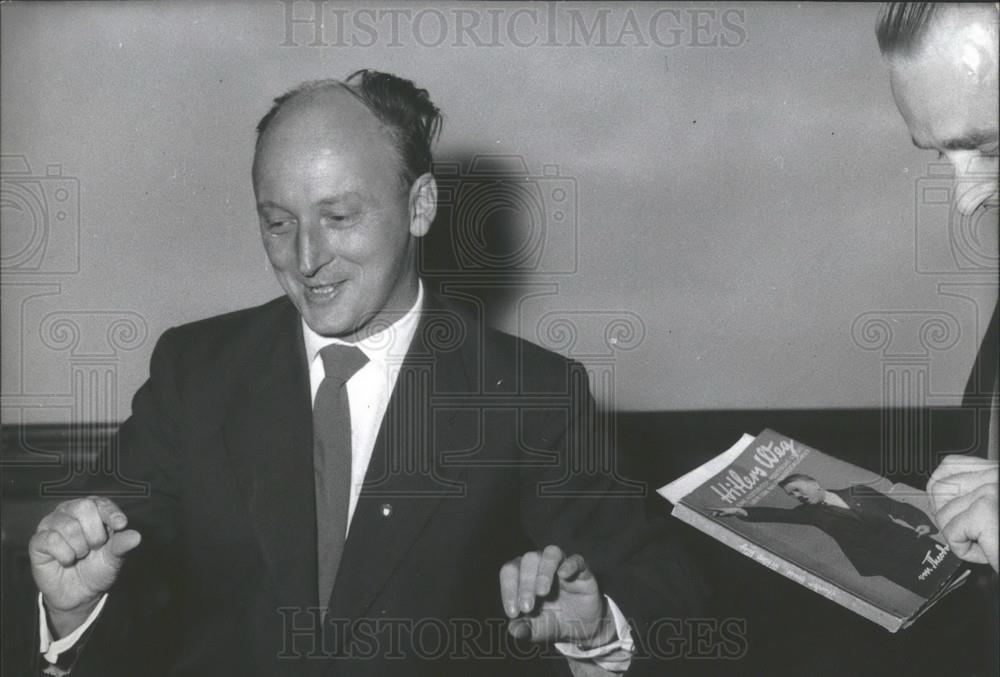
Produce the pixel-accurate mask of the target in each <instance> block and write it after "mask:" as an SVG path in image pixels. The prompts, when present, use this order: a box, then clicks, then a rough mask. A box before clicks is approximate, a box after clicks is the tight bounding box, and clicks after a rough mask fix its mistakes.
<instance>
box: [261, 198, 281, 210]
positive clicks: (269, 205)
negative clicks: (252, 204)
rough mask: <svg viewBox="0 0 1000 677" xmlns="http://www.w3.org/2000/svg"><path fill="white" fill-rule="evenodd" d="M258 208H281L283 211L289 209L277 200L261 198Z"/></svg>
mask: <svg viewBox="0 0 1000 677" xmlns="http://www.w3.org/2000/svg"><path fill="white" fill-rule="evenodd" d="M257 209H281V210H283V211H287V210H285V208H284V207H282V206H281V205H279V204H278V203H277V202H271V201H270V200H261V201H260V202H258V203H257Z"/></svg>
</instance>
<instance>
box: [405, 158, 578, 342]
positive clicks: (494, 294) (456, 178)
mask: <svg viewBox="0 0 1000 677" xmlns="http://www.w3.org/2000/svg"><path fill="white" fill-rule="evenodd" d="M434 176H435V178H436V179H437V184H438V211H437V217H436V219H435V220H434V225H433V227H432V228H431V231H430V233H428V235H427V236H425V237H424V238H422V239H421V241H420V248H419V254H418V265H419V270H420V274H421V276H422V277H423V279H424V283H425V284H426V285H427V287H428V289H429V290H430V291H432V292H434V293H437V294H439V295H441V296H449V297H455V296H461V297H465V298H470V297H471V298H472V299H474V300H475V301H476V303H477V304H478V305H479V306H480V307H481V309H482V313H483V317H484V319H485V321H486V323H487V324H489V325H493V326H495V325H497V324H498V323H499V320H500V318H502V317H504V315H505V314H506V313H508V311H510V310H511V309H512V308H513V307H514V306H515V305H516V304H517V302H518V301H519V300H520V298H521V297H522V296H523V295H524V294H525V293H527V278H528V276H529V275H531V274H534V273H543V274H544V273H566V272H573V270H575V266H576V218H575V217H576V183H575V181H573V180H572V179H570V178H567V177H562V176H559V173H558V170H557V169H556V168H554V167H543V168H542V171H541V172H540V173H539V172H537V171H536V172H532V171H529V168H528V165H527V163H526V162H525V160H524V158H523V157H521V156H518V155H496V154H488V153H481V152H475V151H473V150H461V151H458V152H456V153H452V154H450V155H447V156H445V157H443V158H441V159H439V160H438V161H436V162H435V163H434Z"/></svg>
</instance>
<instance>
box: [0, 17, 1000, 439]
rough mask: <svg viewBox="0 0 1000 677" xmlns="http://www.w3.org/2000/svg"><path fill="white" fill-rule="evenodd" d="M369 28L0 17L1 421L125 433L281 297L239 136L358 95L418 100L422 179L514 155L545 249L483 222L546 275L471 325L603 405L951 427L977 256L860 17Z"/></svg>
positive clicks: (357, 20)
mask: <svg viewBox="0 0 1000 677" xmlns="http://www.w3.org/2000/svg"><path fill="white" fill-rule="evenodd" d="M397 7H401V8H404V9H405V11H404V12H401V13H398V14H396V15H395V17H396V20H397V21H398V24H399V31H398V32H394V31H393V30H392V25H391V24H392V19H393V17H392V16H386V15H383V16H382V17H379V16H378V15H376V14H370V13H367V12H369V11H373V10H364V7H363V6H361V5H350V4H341V3H325V4H323V3H317V4H314V3H311V2H304V1H303V0H299V1H298V2H296V3H295V4H294V5H292V6H291V9H292V11H293V13H294V15H295V17H297V18H301V17H305V16H309V15H311V14H312V13H313V12H315V11H317V10H319V11H320V12H321V13H322V14H323V15H324V26H325V28H324V31H325V33H324V34H321V35H319V36H317V35H315V26H313V25H309V24H294V23H293V24H289V23H288V14H287V12H288V9H289V5H287V4H286V3H283V2H260V3H252V4H251V3H248V4H244V3H236V2H217V3H202V2H199V3H172V2H166V3H157V4H152V3H150V4H146V3H129V4H89V3H72V4H57V3H44V4H41V3H39V4H34V3H31V4H26V3H9V4H4V5H3V7H2V9H0V11H2V25H3V28H2V50H3V54H2V99H3V107H2V149H3V153H4V155H5V158H4V167H3V179H4V195H3V198H4V221H3V256H4V268H3V301H4V303H3V337H2V338H3V354H2V358H3V379H2V385H3V417H4V422H7V423H10V422H16V421H18V420H26V421H67V420H83V421H86V420H99V419H107V418H122V417H124V416H125V415H127V414H128V411H129V400H130V398H131V394H132V393H133V392H134V390H135V389H136V388H137V387H138V385H139V384H140V383H141V382H142V380H143V379H144V378H145V376H146V372H147V365H148V358H149V355H150V352H151V350H152V347H153V344H154V342H155V339H156V337H157V336H158V335H159V334H160V333H161V332H162V331H163V330H165V329H166V328H168V327H170V326H172V325H176V324H179V323H183V322H188V321H191V320H194V319H197V318H201V317H204V316H207V315H211V314H216V313H220V312H223V311H227V310H232V309H236V308H240V307H245V306H248V305H252V304H256V303H259V302H262V301H264V300H267V299H269V298H271V297H273V296H275V295H277V294H278V293H280V289H279V288H278V286H277V284H276V283H275V281H274V280H273V277H272V275H271V273H270V272H269V270H268V269H267V267H266V265H265V261H264V254H263V250H262V249H261V246H260V243H259V235H258V232H257V226H256V216H255V212H254V206H253V198H252V191H251V185H250V180H249V163H250V158H251V145H252V139H253V135H252V133H253V127H254V124H255V123H256V121H257V119H258V118H259V117H260V116H261V115H262V114H263V113H264V112H265V111H266V110H267V108H268V105H269V101H270V99H271V98H272V97H274V96H276V95H277V94H280V93H281V92H282V91H284V90H285V89H287V88H288V87H290V86H292V85H294V84H295V83H297V82H299V81H302V80H307V79H314V78H322V77H331V76H332V77H341V76H344V75H346V74H347V73H349V72H351V71H352V70H354V69H357V68H361V67H372V68H376V69H380V70H386V71H391V72H395V73H398V74H401V75H405V76H407V77H410V78H412V79H414V80H416V81H417V83H418V84H420V85H421V86H423V87H426V88H427V89H428V90H429V91H430V93H431V95H432V97H433V99H434V100H435V101H436V102H437V103H438V104H439V105H440V107H441V108H442V109H443V110H444V112H445V114H446V123H445V127H444V134H443V137H442V139H441V143H440V145H439V156H440V157H441V158H444V159H448V160H455V161H461V162H465V163H467V162H468V161H469V160H470V159H471V158H473V157H475V156H482V155H485V154H504V155H514V156H519V157H520V158H522V159H523V162H524V163H525V165H526V166H527V168H528V171H529V173H530V175H531V176H532V177H534V179H533V180H531V181H528V182H526V184H527V185H530V186H531V189H530V190H531V191H534V192H531V193H530V195H532V196H535V197H537V196H542V197H541V198H538V199H539V200H541V202H540V203H539V204H541V205H542V211H543V212H545V213H546V214H547V215H548V216H549V217H551V216H552V214H553V213H554V210H555V207H554V206H553V203H552V202H551V197H552V195H553V194H554V193H553V188H552V187H553V186H561V187H563V188H565V189H566V190H567V191H568V193H567V195H568V196H569V199H568V201H566V202H564V203H563V204H564V206H566V209H565V210H563V211H564V216H565V217H566V218H564V220H563V221H562V223H561V224H557V223H556V222H555V221H551V220H550V221H546V222H544V223H542V222H539V223H535V224H530V223H529V224H528V226H527V227H526V226H525V224H524V223H523V222H521V223H520V226H519V227H515V226H517V223H515V222H517V220H518V218H519V217H518V216H517V215H516V214H515V215H514V216H512V217H511V216H510V215H509V214H508V217H509V218H508V221H512V222H511V224H510V225H511V227H512V228H513V229H514V234H513V235H511V237H512V238H513V239H514V245H517V243H518V242H519V241H520V240H518V239H517V238H521V239H522V240H523V242H524V243H527V244H528V245H530V246H532V247H537V246H538V243H539V242H541V243H543V244H544V246H545V249H544V250H538V251H540V252H541V251H543V252H544V257H543V258H542V259H541V261H540V262H539V261H536V260H535V259H532V258H531V257H530V256H529V257H527V258H526V259H524V260H519V261H520V263H519V265H517V266H512V267H513V268H515V270H513V271H508V273H510V274H508V275H507V276H506V277H504V278H503V279H504V280H506V281H507V282H509V283H510V284H512V285H513V286H511V287H510V288H509V289H508V291H507V292H506V293H504V294H498V295H497V298H502V299H503V302H502V303H500V302H496V303H495V304H494V306H492V307H491V316H492V317H493V319H494V321H495V322H496V323H497V324H498V325H499V326H501V327H502V328H505V329H507V330H509V331H514V332H516V333H518V334H521V335H523V336H525V337H527V338H529V339H531V340H534V341H536V342H540V343H542V344H545V345H549V346H551V347H553V348H554V349H556V350H559V351H560V352H563V353H568V354H573V355H576V356H578V357H580V358H581V359H583V360H584V361H585V362H587V363H588V364H591V365H592V366H594V368H595V370H596V371H598V372H600V373H602V374H604V375H606V376H608V375H610V376H611V377H613V378H612V379H611V380H609V381H607V382H606V383H605V384H604V385H599V387H598V388H597V389H598V391H599V396H600V397H601V398H602V399H604V400H605V401H606V402H609V403H611V404H614V405H616V406H619V407H623V408H629V409H704V408H760V407H776V408H797V407H872V406H879V405H880V404H882V403H889V404H907V403H925V402H930V403H941V404H949V403H953V402H954V401H955V396H956V394H959V393H960V392H961V390H962V387H963V385H964V382H965V378H966V375H967V373H968V370H969V367H970V366H971V364H972V360H973V356H974V353H975V350H976V347H977V345H978V341H979V335H980V334H981V332H982V331H983V329H984V324H985V321H986V319H987V318H988V313H989V310H990V309H991V307H992V302H993V301H992V300H993V299H994V298H995V295H996V284H995V279H996V278H995V275H996V255H995V251H996V227H995V225H992V226H990V225H989V224H988V223H986V222H980V223H972V224H968V223H967V224H964V225H963V224H961V223H956V222H950V221H949V219H950V216H949V210H948V208H947V206H946V205H938V204H932V202H933V200H932V199H930V198H928V197H927V195H930V193H927V192H926V190H925V189H926V188H928V187H930V188H932V189H935V188H936V187H938V186H942V187H946V186H947V180H946V179H947V171H945V174H944V176H943V177H942V176H941V174H940V169H939V168H938V167H936V166H935V165H934V162H935V158H934V157H933V156H932V155H931V154H929V153H927V152H921V151H918V150H916V149H915V148H913V147H912V146H911V145H910V140H909V137H908V134H907V133H906V131H905V128H904V127H903V125H902V122H901V121H900V120H899V119H898V118H897V113H896V111H895V108H894V106H893V102H892V99H891V96H890V93H889V90H888V84H887V78H886V75H885V72H884V69H883V66H882V64H881V62H880V59H879V55H878V51H877V48H876V45H875V40H874V35H873V30H872V26H873V22H874V17H875V13H876V7H875V6H874V5H847V6H837V5H833V4H830V5H823V4H820V5H813V4H805V5H801V6H796V5H793V4H791V3H788V4H774V5H770V4H740V5H705V4H702V5H700V7H701V8H707V9H703V10H701V11H696V10H694V9H692V7H690V6H688V5H667V6H650V5H643V6H636V7H634V8H632V9H630V7H629V6H628V5H618V4H608V5H606V6H605V5H601V4H596V5H595V4H590V5H582V4H568V5H561V6H558V7H556V6H552V5H531V6H524V11H522V12H521V13H519V14H518V13H517V12H518V9H519V8H518V6H516V5H492V6H491V5H461V4H457V5H442V4H436V5H434V6H432V9H431V10H430V11H424V12H423V13H421V6H418V5H414V6H407V5H397ZM664 7H665V8H666V9H667V10H669V11H667V12H660V13H659V14H654V13H655V12H657V11H658V10H659V9H663V8H664ZM553 16H554V23H553V22H552V18H553ZM654 19H655V22H654V23H653V27H652V28H651V27H650V23H651V21H653V20H654ZM442 20H444V22H445V23H444V24H442V23H441V21H442ZM339 21H344V22H346V23H344V24H341V25H343V26H345V30H344V31H343V34H341V33H340V32H339V31H338V28H337V27H338V22H339ZM474 21H478V22H479V23H478V25H477V26H476V27H475V28H474V29H473V32H472V33H468V32H466V33H462V32H461V31H460V26H461V25H465V26H470V25H473V22H474ZM602 22H604V26H606V29H602ZM373 24H374V25H375V26H376V28H375V30H368V29H366V26H369V25H373ZM442 26H444V31H445V32H444V34H443V35H442V33H441V29H442ZM414 27H415V28H416V29H417V30H416V32H414V30H413V28H414ZM592 27H595V28H594V30H593V31H591V30H590V29H591V28H592ZM494 28H495V31H494ZM574 31H575V32H574ZM602 31H603V32H602ZM623 31H624V34H623ZM588 33H589V34H588ZM476 40H478V42H479V43H480V44H479V45H476V44H475V41H476ZM352 41H353V46H352V45H349V44H345V43H350V42H352ZM530 41H534V43H535V44H534V45H533V46H527V47H525V46H521V45H523V44H525V43H526V42H530ZM657 41H658V42H659V43H661V44H656V43H657ZM438 42H441V44H439V45H436V44H435V43H438ZM371 43H373V44H371ZM545 43H549V44H545ZM553 43H558V44H553ZM48 166H51V167H49V169H48V171H49V173H51V174H56V175H54V176H48V175H46V172H47V167H48ZM546 166H550V167H549V171H550V173H551V171H552V168H553V167H552V166H554V168H555V169H557V170H558V174H559V177H558V178H555V177H553V176H546V175H545V167H546ZM463 171H466V172H468V167H467V166H466V167H465V169H464V170H463ZM934 172H937V174H935V173H934ZM60 173H61V175H59V174H60ZM473 185H475V184H474V183H473ZM62 190H66V191H68V192H65V193H64V192H61V191H62ZM76 190H78V195H77V194H76V193H75V192H74V191H76ZM574 191H575V195H576V201H575V203H574V202H573V194H574ZM945 192H946V188H945ZM934 194H935V195H938V196H940V195H941V194H942V193H941V190H937V192H936V193H934ZM39 196H41V197H39ZM921 196H923V197H921ZM33 199H34V200H35V201H36V202H38V203H41V204H42V205H43V206H42V207H41V208H35V209H36V211H35V212H32V211H31V210H32V209H33V207H30V206H28V205H29V203H30V202H31V200H33ZM560 209H561V208H560ZM515 211H516V210H515ZM59 214H61V215H62V216H61V217H59ZM494 216H495V215H494ZM497 218H500V217H497ZM990 218H993V219H995V212H994V213H993V214H992V215H991V217H990ZM491 223H492V222H491ZM499 223H500V224H501V225H502V224H503V223H504V221H503V219H500V221H499ZM994 223H995V221H994ZM39 224H42V225H44V226H47V230H43V229H41V226H39ZM491 227H492V228H494V229H495V228H496V227H497V226H496V224H495V223H494V225H493V226H491ZM543 227H544V231H543V230H542V228H543ZM963 228H966V229H971V230H970V232H965V231H963V230H962V229H963ZM963 233H964V234H963ZM956 234H957V235H956ZM495 236H496V233H495V232H493V234H492V235H491V237H495ZM976 237H979V238H981V241H979V242H976V241H975V238H976ZM446 239H447V238H446ZM509 239H510V238H509ZM508 246H510V243H508ZM529 253H530V252H529ZM514 258H516V257H514ZM514 258H510V259H505V260H509V261H514ZM494 272H496V271H494ZM477 276H479V277H477ZM457 278H460V279H459V285H461V284H466V283H470V282H477V281H482V280H483V279H489V280H494V279H496V276H495V275H494V276H492V277H490V276H487V277H486V278H484V277H482V276H480V271H475V270H473V271H471V272H468V274H467V275H464V276H463V275H459V276H457ZM616 322H618V324H616ZM569 326H572V327H573V331H575V339H573V340H570V338H568V337H569V334H567V333H566V332H565V331H564V330H565V329H566V327H569ZM609 326H610V327H612V328H611V329H609ZM614 327H618V329H622V330H623V333H620V334H618V338H619V339H620V341H619V342H618V343H617V344H615V345H609V343H608V342H607V341H606V340H605V335H606V333H608V332H610V334H615V329H614ZM630 332H631V335H629V333H630ZM896 376H900V379H901V380H900V379H896ZM898 383H903V384H904V385H905V384H907V383H910V384H913V387H912V388H911V389H910V390H905V389H904V390H899V389H898V388H897V385H894V384H898ZM886 384H889V385H888V386H887V385H886ZM887 387H888V388H890V390H887Z"/></svg>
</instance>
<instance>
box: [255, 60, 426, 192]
mask: <svg viewBox="0 0 1000 677" xmlns="http://www.w3.org/2000/svg"><path fill="white" fill-rule="evenodd" d="M326 89H343V90H344V91H346V92H349V93H350V94H352V95H353V96H355V97H356V98H357V99H358V100H359V101H361V103H363V104H365V106H367V107H368V110H370V111H371V112H372V113H373V114H374V115H375V117H377V118H378V119H379V121H381V122H382V124H383V125H385V127H386V128H387V130H388V132H389V134H390V135H391V136H392V138H393V141H394V142H395V144H396V150H397V152H398V153H399V157H400V160H401V164H402V172H401V178H402V180H403V181H404V182H405V184H406V185H407V186H409V185H410V184H412V183H413V180H414V179H416V178H417V177H418V176H421V175H423V174H426V173H427V172H429V171H431V163H432V162H433V157H432V155H431V146H432V145H433V143H434V140H435V139H436V138H437V136H438V134H440V132H441V111H440V110H438V108H437V106H435V105H434V104H433V102H431V99H430V95H429V94H428V93H427V90H426V89H421V88H419V87H417V86H416V85H415V84H413V82H412V81H411V80H406V79H405V78H401V77H398V76H395V75H392V74H391V73H380V72H378V71H373V70H367V69H362V70H359V71H355V72H353V73H351V74H350V75H348V76H347V79H346V80H343V81H341V80H334V79H329V80H313V81H311V82H304V83H302V84H301V85H299V86H297V87H295V88H293V89H291V90H289V91H287V92H285V93H284V94H282V95H281V96H279V97H278V98H276V99H275V100H274V105H272V106H271V110H269V111H268V112H267V114H266V115H264V117H262V118H261V119H260V122H259V123H257V144H258V145H259V144H260V139H261V137H262V136H263V135H264V132H265V131H266V130H267V128H268V127H269V126H270V125H271V123H272V122H273V121H274V118H275V117H277V115H278V113H279V112H281V109H282V108H283V107H284V106H285V104H287V103H288V102H290V101H293V100H294V99H296V98H298V97H300V96H302V95H305V94H308V93H311V92H317V91H322V90H326Z"/></svg>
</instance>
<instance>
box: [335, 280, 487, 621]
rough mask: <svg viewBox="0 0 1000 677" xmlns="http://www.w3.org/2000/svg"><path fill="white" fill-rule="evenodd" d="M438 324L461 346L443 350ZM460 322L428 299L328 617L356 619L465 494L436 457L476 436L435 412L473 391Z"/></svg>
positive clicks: (468, 331) (468, 338) (450, 415)
mask: <svg viewBox="0 0 1000 677" xmlns="http://www.w3.org/2000/svg"><path fill="white" fill-rule="evenodd" d="M442 323H443V324H444V325H446V326H449V327H450V328H451V329H454V330H455V331H457V332H458V335H460V336H461V337H462V340H459V341H458V342H457V345H448V344H446V343H445V342H444V341H442V340H441V338H442V336H443V335H444V334H446V333H447V332H441V333H438V332H439V331H440V330H441V329H442V326H443V325H442ZM478 343H479V342H478V340H476V339H475V338H474V327H473V326H472V324H471V323H470V322H469V321H468V320H467V319H466V318H465V316H463V315H459V314H458V313H456V312H454V311H452V310H449V309H445V308H443V307H441V306H440V305H438V304H437V303H436V302H435V301H434V299H433V298H432V297H429V298H428V301H427V304H426V307H425V310H424V312H423V313H422V315H421V318H420V322H419V324H418V326H417V331H416V333H415V335H414V338H413V341H412V343H411V345H410V348H409V350H408V351H407V355H406V358H405V360H404V362H403V365H402V367H401V369H400V373H399V377H398V379H397V381H396V385H395V387H394V389H393V394H392V397H391V399H390V401H389V406H388V408H387V410H386V414H385V418H384V419H383V421H382V426H381V428H380V429H379V434H378V439H377V441H376V443H375V448H374V450H373V452H372V458H371V462H370V463H369V466H368V470H367V473H366V475H365V485H364V487H363V489H362V492H361V496H360V498H359V500H358V505H357V507H356V509H355V512H354V516H353V518H352V520H351V527H350V532H349V534H348V539H347V545H346V548H345V551H344V557H343V559H342V560H341V564H340V571H339V573H338V575H337V581H336V584H335V585H334V589H333V594H332V596H331V600H330V610H331V613H330V615H331V616H332V617H336V618H359V617H362V616H363V614H364V613H365V612H366V611H367V609H368V608H369V606H370V605H371V603H372V602H373V601H374V599H375V598H376V596H377V595H378V593H379V591H380V590H381V589H382V588H383V587H384V585H385V583H386V582H387V580H388V579H389V577H390V576H391V575H392V574H393V572H394V571H395V570H396V569H397V567H398V566H399V564H400V563H401V561H402V559H403V558H404V556H405V554H406V552H407V550H408V549H409V548H410V546H411V545H412V544H413V542H414V540H415V539H416V538H417V536H418V535H419V534H420V532H421V530H422V529H423V527H424V526H425V525H426V523H427V521H428V520H429V519H430V517H431V514H432V513H433V512H434V510H435V508H436V507H437V506H438V504H439V503H440V501H441V499H442V498H444V497H460V496H463V495H464V486H463V484H462V482H461V472H460V470H458V469H456V468H449V467H447V465H446V464H442V463H441V454H442V453H445V452H447V451H449V450H455V449H463V448H465V446H467V444H468V440H469V439H470V436H471V435H473V434H475V430H474V429H473V430H466V429H465V428H466V427H468V425H462V421H460V420H456V417H455V414H456V411H455V410H454V409H449V408H447V407H445V406H441V405H440V403H439V402H438V401H436V400H439V398H440V396H441V395H442V394H448V395H452V396H454V395H467V394H469V393H471V392H473V390H472V388H473V384H474V382H475V377H474V375H473V372H471V371H470V369H469V368H468V365H469V364H473V363H471V362H469V361H468V360H469V355H468V353H469V351H470V350H474V347H475V346H477V345H478Z"/></svg>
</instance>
